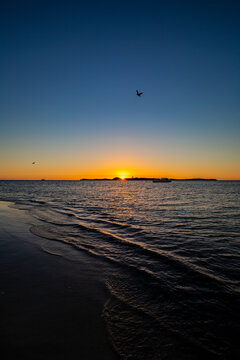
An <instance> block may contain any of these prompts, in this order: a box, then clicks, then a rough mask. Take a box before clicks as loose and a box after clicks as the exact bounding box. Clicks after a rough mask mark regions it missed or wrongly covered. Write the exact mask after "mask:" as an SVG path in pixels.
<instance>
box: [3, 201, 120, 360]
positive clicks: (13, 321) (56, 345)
mask: <svg viewBox="0 0 240 360" xmlns="http://www.w3.org/2000/svg"><path fill="white" fill-rule="evenodd" d="M8 205H9V203H5V202H0V308H1V341H0V344H1V346H0V356H1V359H16V358H21V359H30V358H31V359H44V360H46V359H51V360H53V359H82V360H88V359H99V360H100V359H104V360H114V359H115V360H116V359H117V356H116V355H115V354H114V352H113V350H112V348H111V345H110V341H109V340H108V338H107V333H106V330H105V327H104V321H103V318H102V311H103V306H104V302H105V301H106V300H107V293H106V292H105V288H104V285H103V281H101V272H102V271H104V270H103V265H101V264H100V265H99V263H97V261H96V260H95V259H94V258H92V257H90V256H87V255H85V254H82V253H80V252H79V251H76V250H73V249H70V247H69V246H67V245H62V244H58V243H56V242H55V244H56V246H57V247H58V246H59V249H60V250H59V253H60V252H61V249H62V252H64V249H63V247H64V246H65V248H66V252H67V251H69V252H70V253H69V254H70V255H69V258H68V259H66V258H64V257H62V256H55V255H50V254H48V253H46V252H44V251H43V250H42V248H43V247H48V246H49V247H50V248H51V246H53V245H52V244H53V243H54V242H50V241H49V240H44V239H41V238H39V237H37V236H35V235H33V234H31V233H30V231H29V227H30V225H29V224H30V223H31V222H32V221H33V220H32V219H31V217H30V216H29V215H27V214H26V213H25V212H24V211H21V210H17V209H13V208H9V207H8ZM76 253H77V255H76ZM79 253H80V254H79ZM71 256H72V258H71ZM72 259H73V260H72Z"/></svg>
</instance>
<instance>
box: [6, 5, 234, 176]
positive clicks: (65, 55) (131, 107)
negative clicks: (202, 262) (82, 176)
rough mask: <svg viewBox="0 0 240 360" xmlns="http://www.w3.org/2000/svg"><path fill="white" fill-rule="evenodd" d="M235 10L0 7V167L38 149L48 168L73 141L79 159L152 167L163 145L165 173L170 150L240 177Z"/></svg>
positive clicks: (229, 7) (219, 7)
mask: <svg viewBox="0 0 240 360" xmlns="http://www.w3.org/2000/svg"><path fill="white" fill-rule="evenodd" d="M239 10H240V3H239V2H237V1H214V0H209V1H171V0H170V1H121V2H115V1H86V2H83V1H71V0H70V1H51V0H49V1H44V0H43V1H38V0H35V1H25V0H22V1H11V2H9V1H5V2H4V1H3V2H2V9H1V15H0V16H1V18H0V24H1V25H0V27H1V44H2V45H1V48H2V54H3V55H2V56H1V58H0V69H1V70H0V71H1V84H0V94H1V110H0V115H1V124H0V132H1V134H0V141H1V143H2V145H1V147H2V153H4V155H3V156H4V158H3V159H2V161H3V162H4V164H7V163H9V161H10V160H11V159H10V158H9V156H10V155H9V154H11V156H12V157H14V154H18V156H19V154H21V152H22V157H20V158H19V161H20V162H27V161H29V160H28V158H27V157H26V156H25V155H26V154H27V153H31V152H32V153H33V154H34V155H35V156H37V157H38V158H40V159H42V160H41V161H46V158H45V157H46V154H45V155H44V156H43V155H42V154H43V153H45V152H46V153H47V154H48V161H50V162H51V161H52V164H54V162H56V157H57V156H58V155H57V154H58V153H59V154H60V153H61V152H64V150H65V151H66V152H68V153H69V154H70V153H71V149H72V153H71V155H69V156H71V158H72V157H73V153H76V157H77V151H78V150H77V145H76V144H81V148H82V150H83V149H84V152H85V158H86V156H87V154H88V153H89V151H90V149H89V147H91V151H90V152H93V153H94V151H95V152H96V153H99V152H101V153H102V157H103V158H104V156H105V155H104V154H107V153H108V152H109V151H110V150H111V149H113V148H114V149H115V151H116V152H121V149H122V148H123V147H124V148H125V149H129V152H126V154H125V156H128V155H127V154H129V156H131V151H133V148H134V147H135V150H138V149H140V148H141V151H143V148H145V149H146V152H147V153H148V151H150V150H151V149H152V153H153V154H155V155H156V159H155V160H154V161H153V165H152V166H153V167H155V169H156V168H157V167H158V168H159V169H161V161H160V162H159V163H158V161H157V154H158V152H159V154H160V153H162V148H161V146H162V147H164V148H166V147H167V146H168V145H169V146H170V147H171V148H172V149H173V154H172V160H171V161H172V168H173V169H174V151H175V150H176V152H179V151H182V154H183V155H184V154H185V155H184V156H190V155H189V152H192V154H191V156H194V155H195V156H196V155H197V154H199V152H200V153H202V158H201V162H202V163H203V164H204V161H206V162H207V165H208V167H209V168H211V163H210V162H209V161H210V160H209V158H208V156H207V155H206V154H209V153H211V154H212V160H211V161H212V165H214V164H216V163H217V162H219V161H220V160H219V156H220V157H222V159H223V160H224V159H225V158H226V159H227V158H231V159H232V167H231V168H229V166H228V167H226V172H228V173H229V171H231V173H232V174H239V175H238V176H239V177H240V168H239V165H238V161H237V158H238V157H239V155H240V145H239V135H240V121H239V115H240V111H239V110H240V105H239V94H240V89H239V88H240V85H239V84H240V81H239V80H240V66H239V58H240V51H239V50H240V45H239V38H240V25H239ZM136 89H139V90H143V91H144V95H143V97H142V98H137V97H136V95H135V90H136ZM74 144H75V145H74ZM161 144H162V145H161ZM79 146H80V145H79ZM41 147H42V149H41ZM36 149H37V150H36ZM53 149H54V150H53ZM196 149H197V150H196ZM136 152H137V151H136ZM150 153H151V151H150ZM150 153H149V155H146V159H145V160H146V161H148V156H149V157H150V158H149V162H150V161H151V160H152V159H151V156H152V155H151V154H150ZM187 154H188V155H187ZM155 155H154V156H155ZM206 156H207V157H206ZM65 161H66V163H67V162H68V160H67V158H66V159H65ZM224 161H225V160H224ZM89 162H90V165H91V164H92V167H94V166H95V163H94V161H93V160H92V158H91V159H90V158H89ZM91 162H92V163H91ZM122 162H123V160H122ZM223 163H224V164H225V162H223ZM63 165H64V164H63ZM4 166H5V165H4ZM122 166H124V165H122ZM13 167H14V164H13ZM63 168H64V166H63ZM79 168H81V161H79ZM8 170H9V169H8V167H7V165H6V169H5V172H4V175H3V176H7V174H8ZM139 171H140V170H139ZM144 171H145V168H144V165H143V172H144ZM159 171H160V170H159ZM186 171H187V172H188V173H189V168H188V169H186ZM13 172H14V169H13V168H12V169H11V174H12V173H13ZM216 172H217V169H216ZM194 174H195V173H193V175H194ZM0 175H1V174H0ZM103 175H104V174H103ZM216 176H217V175H216ZM220 176H223V177H224V175H223V174H222V173H221V175H220ZM233 176H235V175H233ZM15 177H17V174H16V175H15Z"/></svg>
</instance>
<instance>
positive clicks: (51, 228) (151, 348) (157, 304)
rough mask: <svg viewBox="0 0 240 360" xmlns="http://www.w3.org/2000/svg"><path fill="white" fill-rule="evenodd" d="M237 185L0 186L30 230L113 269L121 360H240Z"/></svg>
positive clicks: (110, 314) (113, 319)
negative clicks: (23, 213)
mask: <svg viewBox="0 0 240 360" xmlns="http://www.w3.org/2000/svg"><path fill="white" fill-rule="evenodd" d="M239 195H240V181H239V182H238V181H212V182H211V181H172V182H171V183H153V182H151V181H0V200H6V201H11V202H13V203H14V204H15V205H14V206H15V207H17V208H19V209H23V210H25V211H27V212H29V213H30V215H31V216H32V217H33V218H34V219H35V220H36V221H35V222H33V224H31V226H30V225H29V226H30V231H31V232H32V233H34V234H36V235H38V236H40V237H42V238H46V239H49V241H52V243H53V246H54V244H57V242H63V243H65V244H68V245H69V247H71V248H74V249H75V250H76V251H82V252H85V253H88V254H89V256H94V257H95V258H96V259H97V258H99V261H101V262H106V263H107V264H108V267H107V269H108V272H107V274H106V278H105V286H106V289H107V291H108V294H109V299H108V301H107V303H106V304H105V306H104V309H103V316H104V319H105V323H106V328H107V331H108V334H109V338H110V341H111V343H112V345H113V347H114V349H115V350H116V352H117V353H118V354H119V356H120V358H122V359H124V360H127V359H129V360H130V359H131V360H141V359H146V360H156V359H202V358H203V356H207V357H208V358H210V359H235V358H236V359H237V358H239V355H240V352H239V344H238V338H239V333H240V321H239V320H240V316H239V290H240V287H239V285H240V270H239V258H240V200H239V198H240V197H239Z"/></svg>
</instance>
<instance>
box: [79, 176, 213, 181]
mask: <svg viewBox="0 0 240 360" xmlns="http://www.w3.org/2000/svg"><path fill="white" fill-rule="evenodd" d="M158 179H159V178H145V177H131V178H125V179H121V178H120V177H117V176H116V177H114V178H112V179H108V178H103V179H80V181H113V180H114V181H115V180H120V181H142V180H144V181H154V180H158ZM169 180H171V181H217V179H204V178H191V179H172V178H169Z"/></svg>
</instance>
